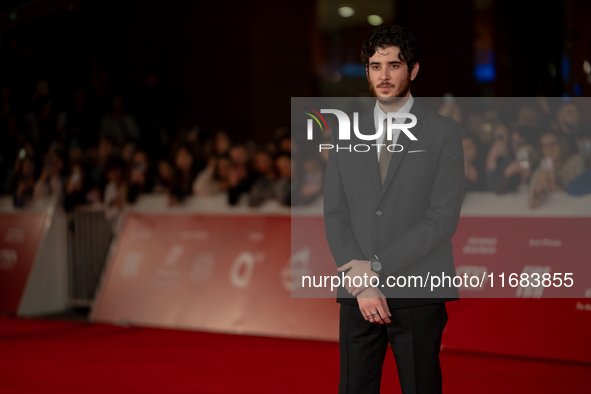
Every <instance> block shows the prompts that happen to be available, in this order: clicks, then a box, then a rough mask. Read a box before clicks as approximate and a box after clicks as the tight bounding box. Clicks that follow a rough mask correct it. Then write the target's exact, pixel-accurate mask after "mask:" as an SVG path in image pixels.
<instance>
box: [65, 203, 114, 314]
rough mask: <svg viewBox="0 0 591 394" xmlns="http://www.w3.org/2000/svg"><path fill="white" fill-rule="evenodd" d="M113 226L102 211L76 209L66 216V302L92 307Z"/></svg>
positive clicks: (92, 208) (111, 237)
mask: <svg viewBox="0 0 591 394" xmlns="http://www.w3.org/2000/svg"><path fill="white" fill-rule="evenodd" d="M112 239H113V224H112V222H111V221H108V220H107V219H106V218H105V210H104V209H103V208H94V207H88V206H80V207H76V208H75V209H74V211H73V212H70V213H69V214H68V302H69V304H70V305H72V306H91V304H92V301H93V299H94V296H95V292H96V288H97V286H98V283H99V281H100V278H101V274H102V271H103V268H104V266H105V261H106V258H107V254H108V252H109V247H110V246H111V241H112Z"/></svg>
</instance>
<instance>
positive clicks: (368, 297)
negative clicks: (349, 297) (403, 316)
mask: <svg viewBox="0 0 591 394" xmlns="http://www.w3.org/2000/svg"><path fill="white" fill-rule="evenodd" d="M357 303H358V304H359V310H360V311H361V313H362V314H363V318H364V319H365V320H368V321H370V322H371V323H374V324H384V323H388V324H390V323H391V321H390V316H392V314H391V313H390V308H388V303H387V302H386V296H384V294H383V293H382V292H381V291H380V290H378V289H377V288H376V287H370V288H368V289H366V290H364V291H362V292H361V293H360V294H359V295H358V296H357ZM376 313H377V315H375V314H376Z"/></svg>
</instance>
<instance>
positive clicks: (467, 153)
mask: <svg viewBox="0 0 591 394" xmlns="http://www.w3.org/2000/svg"><path fill="white" fill-rule="evenodd" d="M462 147H463V149H464V174H465V182H466V183H465V186H464V192H470V191H484V190H486V189H487V187H486V178H485V175H484V170H483V168H482V166H481V165H480V163H479V162H478V161H477V159H478V148H477V147H476V142H475V141H474V138H473V137H471V136H469V135H465V136H464V137H462Z"/></svg>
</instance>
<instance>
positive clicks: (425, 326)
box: [339, 302, 448, 394]
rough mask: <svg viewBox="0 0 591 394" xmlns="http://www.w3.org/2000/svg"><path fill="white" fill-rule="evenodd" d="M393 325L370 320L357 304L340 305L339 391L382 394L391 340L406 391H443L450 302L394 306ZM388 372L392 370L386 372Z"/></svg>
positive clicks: (430, 393) (411, 393) (343, 393)
mask: <svg viewBox="0 0 591 394" xmlns="http://www.w3.org/2000/svg"><path fill="white" fill-rule="evenodd" d="M390 312H391V313H392V317H390V320H391V321H392V323H390V324H384V325H380V324H373V323H370V322H369V321H366V320H365V319H364V318H363V316H362V315H361V311H360V310H359V307H357V306H349V305H343V304H341V311H340V321H339V324H340V327H339V347H340V359H341V376H340V381H339V394H362V393H371V394H374V393H379V392H380V381H381V378H382V366H383V364H384V357H385V356H386V350H387V348H388V342H389V343H390V346H391V347H392V351H393V352H394V357H395V358H396V366H397V369H398V378H399V380H400V387H401V388H402V393H403V394H437V393H441V392H442V391H441V382H442V378H441V366H440V364H439V349H440V347H441V334H442V332H443V328H444V327H445V324H446V323H447V319H448V316H447V309H446V307H445V303H444V302H442V303H438V304H431V305H422V306H415V307H408V308H400V309H391V310H390ZM386 373H387V371H386Z"/></svg>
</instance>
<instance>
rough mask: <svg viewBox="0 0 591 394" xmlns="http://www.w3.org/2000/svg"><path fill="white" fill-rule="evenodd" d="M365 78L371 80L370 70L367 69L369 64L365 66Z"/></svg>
mask: <svg viewBox="0 0 591 394" xmlns="http://www.w3.org/2000/svg"><path fill="white" fill-rule="evenodd" d="M365 78H367V80H368V81H369V70H368V69H367V66H365Z"/></svg>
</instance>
